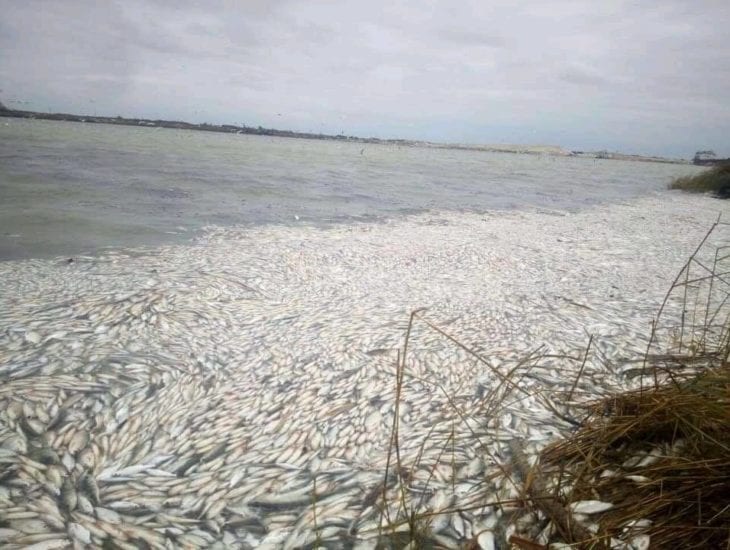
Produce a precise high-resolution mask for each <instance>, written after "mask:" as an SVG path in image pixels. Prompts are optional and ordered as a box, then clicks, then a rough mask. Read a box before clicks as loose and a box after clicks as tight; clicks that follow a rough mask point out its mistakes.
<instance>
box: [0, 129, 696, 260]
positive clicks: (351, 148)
mask: <svg viewBox="0 0 730 550" xmlns="http://www.w3.org/2000/svg"><path fill="white" fill-rule="evenodd" d="M694 170H695V169H694V167H691V166H682V165H662V164H653V163H635V162H619V161H595V160H591V159H575V158H558V157H551V156H528V155H511V154H496V153H484V152H472V151H458V150H438V149H424V148H414V147H401V146H393V145H369V144H360V143H344V142H330V141H315V140H300V139H282V138H270V137H259V136H241V135H228V134H212V133H205V132H191V131H183V130H168V129H152V128H135V127H115V126H109V125H97V124H78V123H66V122H52V121H36V120H20V119H3V120H2V122H0V259H17V258H29V257H53V256H58V255H73V254H79V253H92V252H95V251H98V250H99V249H100V248H102V247H108V246H113V247H117V246H133V245H138V244H159V243H163V242H168V241H182V240H187V239H190V238H191V237H192V236H193V235H195V233H196V232H197V231H198V230H199V229H200V228H202V227H204V226H206V225H219V226H230V225H248V224H267V223H279V224H281V223H283V224H294V223H306V222H309V223H316V224H327V223H331V222H337V221H343V220H348V219H352V218H358V219H363V218H365V219H373V220H381V219H384V218H389V217H392V216H396V215H399V214H403V213H413V212H418V211H423V210H439V209H449V210H476V211H482V210H490V209H515V208H530V207H539V208H549V209H567V210H573V211H575V210H580V209H582V208H584V207H586V206H590V205H595V204H602V203H609V202H619V201H623V200H626V199H631V198H636V197H639V196H642V195H646V194H650V193H653V192H656V191H658V190H661V189H663V188H664V187H666V185H667V183H668V182H669V181H670V180H671V178H672V177H674V176H676V175H680V174H686V173H688V172H692V171H694Z"/></svg>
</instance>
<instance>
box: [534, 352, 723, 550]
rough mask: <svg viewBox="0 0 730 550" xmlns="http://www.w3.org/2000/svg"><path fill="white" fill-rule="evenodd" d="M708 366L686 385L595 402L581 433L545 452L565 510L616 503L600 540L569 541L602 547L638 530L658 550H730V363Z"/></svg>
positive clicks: (603, 519) (601, 523) (670, 385)
mask: <svg viewBox="0 0 730 550" xmlns="http://www.w3.org/2000/svg"><path fill="white" fill-rule="evenodd" d="M708 366H709V367H710V368H709V369H708V370H707V371H705V372H703V373H702V374H700V375H697V376H695V377H691V378H689V379H687V380H682V381H678V380H673V381H671V382H669V383H667V384H666V385H662V386H660V387H656V388H651V389H650V390H648V391H647V390H637V391H634V392H629V393H625V394H622V395H617V396H615V397H611V398H609V399H604V400H600V401H598V402H596V403H595V404H593V406H592V407H591V409H592V411H591V416H590V418H589V419H587V421H586V423H585V425H584V426H583V427H582V428H581V429H580V430H578V431H577V432H576V433H575V434H574V435H573V436H572V437H570V438H569V439H567V440H565V441H561V442H559V443H557V444H555V445H554V446H552V447H549V448H548V449H546V450H545V452H544V453H543V455H542V467H543V468H550V467H552V468H554V469H555V470H558V469H559V470H560V471H562V472H563V481H562V485H563V486H564V489H562V490H561V493H562V494H561V500H562V501H563V502H564V503H565V504H567V503H570V502H576V501H581V500H595V499H597V500H600V501H604V502H610V503H613V505H614V507H613V508H612V509H611V510H609V511H607V512H605V513H603V514H601V516H600V518H598V519H597V523H598V525H599V526H600V528H599V531H598V534H597V535H596V536H595V537H593V538H592V539H591V540H590V541H586V540H580V538H578V537H571V538H572V540H570V541H569V542H572V543H578V544H580V545H588V546H590V545H591V544H594V545H596V546H599V545H600V546H602V545H604V543H608V542H609V541H610V539H611V538H614V539H617V538H619V537H620V538H625V535H626V529H630V528H631V527H632V525H634V530H635V533H634V534H635V535H637V536H638V535H641V534H646V535H649V537H650V540H651V543H652V547H655V548H725V547H727V545H728V543H730V538H729V537H730V429H728V427H730V365H729V364H728V363H727V361H724V362H722V363H718V364H716V365H712V364H709V365H708ZM566 472H567V473H566ZM637 522H644V523H646V524H645V525H643V524H642V523H639V525H636V523H637ZM647 522H650V523H647ZM589 543H590V544H589Z"/></svg>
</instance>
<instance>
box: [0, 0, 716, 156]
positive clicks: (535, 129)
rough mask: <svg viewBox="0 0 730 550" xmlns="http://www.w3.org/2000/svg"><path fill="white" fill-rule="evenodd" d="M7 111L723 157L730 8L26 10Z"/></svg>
mask: <svg viewBox="0 0 730 550" xmlns="http://www.w3.org/2000/svg"><path fill="white" fill-rule="evenodd" d="M0 8H1V9H2V13H3V18H2V20H0V52H2V53H0V88H2V89H3V93H2V100H3V101H4V102H5V103H6V104H8V103H10V105H13V103H12V101H28V102H30V105H31V106H32V108H35V109H38V110H46V109H50V110H54V111H73V112H89V111H90V109H92V106H93V110H95V111H97V112H98V113H99V114H102V113H103V114H109V115H116V114H123V115H139V116H151V117H165V118H176V119H187V120H194V121H204V120H207V121H210V122H246V123H248V124H251V125H259V124H261V125H264V126H277V127H288V128H293V129H296V130H314V131H324V132H334V133H337V132H340V131H345V132H346V133H348V134H359V135H371V134H372V135H378V136H382V137H408V138H425V139H435V140H442V141H472V142H500V141H502V142H507V141H516V140H518V139H519V140H528V141H533V140H537V139H539V140H540V141H544V142H550V143H557V144H561V145H564V146H568V147H574V148H581V149H586V148H591V147H595V148H615V149H621V150H625V151H640V152H645V153H659V154H672V155H684V156H689V155H691V154H692V153H693V152H694V150H695V149H697V148H705V147H710V148H714V149H716V150H720V151H726V152H727V153H728V154H730V150H729V149H730V143H728V138H727V137H726V136H728V135H730V132H728V130H730V111H729V110H728V107H727V103H726V98H725V96H726V95H727V92H728V90H730V43H728V41H727V39H726V37H725V29H726V28H728V24H729V23H730V4H727V3H726V2H719V1H709V0H708V1H700V2H695V3H692V4H688V3H686V2H680V1H666V2H659V1H655V0H651V1H643V2H638V3H636V2H632V3H628V2H610V3H601V4H597V3H593V2H585V3H576V2H572V1H563V0H557V1H554V2H549V3H546V2H538V1H532V2H530V1H528V2H522V3H518V4H515V3H513V2H501V1H490V2H481V1H480V2H470V1H466V2H458V3H452V2H447V1H424V2H389V1H387V2H386V1H385V0H374V1H373V2H368V3H360V2H354V1H343V2H325V1H307V2H304V1H298V0H279V1H273V2H266V1H263V0H253V1H247V2H245V3H239V2H232V1H223V0H221V1H210V2H202V1H201V2H193V1H190V2H184V1H165V0H156V1H151V0H150V1H143V0H128V1H125V2H118V3H112V2H103V3H99V2H92V1H75V2H74V1H68V2H63V3H60V2H52V1H41V0H30V1H27V2H11V1H3V4H2V6H0Z"/></svg>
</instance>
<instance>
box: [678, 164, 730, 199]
mask: <svg viewBox="0 0 730 550" xmlns="http://www.w3.org/2000/svg"><path fill="white" fill-rule="evenodd" d="M669 188H670V189H680V190H682V191H690V192H692V193H713V194H714V195H715V196H717V197H720V198H723V199H727V198H730V164H724V165H721V166H715V167H714V168H711V169H709V170H706V171H704V172H702V173H700V174H697V175H696V176H685V177H681V178H677V179H676V180H674V181H673V182H672V183H671V184H670V185H669Z"/></svg>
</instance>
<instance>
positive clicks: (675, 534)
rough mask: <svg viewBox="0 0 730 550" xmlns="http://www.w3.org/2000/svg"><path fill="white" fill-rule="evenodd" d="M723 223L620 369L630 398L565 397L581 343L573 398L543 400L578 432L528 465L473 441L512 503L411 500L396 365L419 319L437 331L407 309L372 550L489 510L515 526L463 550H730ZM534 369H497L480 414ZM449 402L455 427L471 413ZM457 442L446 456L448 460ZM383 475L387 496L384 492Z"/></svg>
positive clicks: (425, 536) (517, 453)
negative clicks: (439, 521)
mask: <svg viewBox="0 0 730 550" xmlns="http://www.w3.org/2000/svg"><path fill="white" fill-rule="evenodd" d="M728 227H730V225H728V224H725V223H721V222H720V221H719V220H718V222H717V223H716V224H714V225H713V226H712V228H711V229H710V231H709V232H708V233H707V235H706V236H705V238H704V239H703V240H702V242H701V243H700V245H699V246H698V248H697V250H696V251H695V253H694V254H692V256H691V257H690V258H689V259H688V261H687V263H686V264H685V266H684V268H683V269H682V270H681V271H680V273H679V274H678V275H677V277H676V279H675V281H674V283H673V284H672V285H671V288H670V289H669V291H668V293H667V295H666V298H665V300H664V303H663V304H662V306H661V308H660V310H659V312H658V314H657V316H656V318H655V320H654V322H653V324H652V330H651V335H650V338H649V345H648V347H647V350H646V354H645V355H644V357H642V358H638V359H637V360H636V361H635V362H634V364H635V365H636V368H632V369H626V370H625V371H624V372H625V373H626V374H627V376H628V377H630V378H631V380H632V381H633V382H634V385H635V386H636V389H635V390H630V391H625V392H622V393H615V394H610V395H606V394H603V395H594V396H593V398H590V396H588V397H584V398H581V399H573V397H574V396H573V392H574V390H575V389H576V387H578V386H579V379H580V378H581V376H583V374H584V367H585V365H586V358H587V357H588V352H589V350H590V346H591V342H592V339H591V341H589V344H588V349H587V350H586V352H585V354H584V355H583V356H582V358H581V357H565V360H566V361H573V362H577V363H578V364H579V365H580V367H579V368H578V369H576V368H574V369H573V372H576V371H577V377H576V378H575V381H574V382H573V384H572V387H571V390H570V392H569V394H568V395H567V396H566V395H562V396H561V398H559V399H556V400H554V401H553V404H555V403H563V405H555V408H554V412H555V414H556V420H557V419H558V418H561V419H563V420H565V419H566V418H568V419H574V420H573V421H572V422H571V423H572V424H574V428H573V429H572V430H569V431H568V432H569V433H567V434H565V437H563V438H562V439H559V440H558V441H556V442H554V443H553V444H551V445H549V446H548V447H547V448H545V449H544V450H543V451H542V452H541V453H540V457H539V460H538V461H537V462H535V461H534V460H529V459H528V457H527V456H526V455H525V453H524V449H523V442H521V441H519V440H517V439H516V440H514V441H512V442H510V443H508V449H509V457H508V458H507V459H506V460H505V459H503V458H499V457H496V456H494V455H493V454H491V453H490V451H489V449H490V442H489V441H485V440H484V437H483V435H482V434H477V433H475V432H473V445H474V446H475V448H478V449H479V452H483V453H484V462H485V463H487V464H488V465H491V468H490V467H488V468H487V469H486V470H485V473H484V477H485V479H484V482H485V487H486V486H488V484H489V483H493V482H495V480H497V481H498V479H499V478H502V479H503V480H507V481H508V482H509V483H510V484H512V485H514V486H515V487H516V488H517V495H516V497H515V498H513V499H509V500H504V499H503V500H501V501H500V500H499V498H497V497H495V495H494V494H483V495H480V497H479V499H478V502H477V501H476V500H472V501H469V502H463V501H462V502H456V503H454V504H453V505H450V506H449V507H447V508H445V509H444V510H437V511H424V510H423V509H422V507H421V506H420V504H421V503H420V502H414V499H413V498H412V497H411V496H410V493H409V490H410V488H411V487H410V479H411V475H412V472H413V468H414V465H412V464H404V463H403V461H402V460H401V457H400V453H399V433H398V431H399V427H398V413H397V403H398V402H399V401H400V397H401V391H402V387H403V379H404V376H406V375H407V373H406V372H405V371H406V367H405V360H404V359H405V356H406V354H407V353H408V343H409V337H410V334H411V329H412V326H413V323H414V322H415V321H417V320H419V319H420V320H421V321H423V322H425V323H426V324H429V326H430V327H431V328H432V329H433V330H436V331H438V332H442V331H441V329H440V328H439V327H437V326H435V325H431V324H430V323H429V322H428V321H426V320H425V319H422V318H421V317H420V316H419V312H414V313H413V314H412V316H411V322H410V324H409V328H408V333H407V335H406V340H405V344H404V348H403V350H402V351H401V353H400V354H399V358H398V362H397V369H396V370H397V375H396V378H397V380H396V415H395V418H394V424H393V430H392V435H391V447H390V452H389V456H388V468H387V470H386V473H385V478H384V480H383V487H382V491H381V492H380V494H379V495H373V500H375V501H376V506H380V508H381V511H382V516H381V528H380V532H379V537H380V547H382V548H406V547H408V548H426V547H427V548H439V547H445V546H446V544H445V543H444V542H443V541H442V540H440V539H439V537H438V536H436V535H435V534H433V533H432V532H431V529H430V526H431V524H432V522H433V521H434V520H435V519H436V517H438V516H439V515H440V514H453V513H454V512H467V511H469V510H472V509H475V508H477V507H483V506H484V505H485V503H488V504H491V505H493V506H498V507H502V508H501V510H502V521H503V522H511V523H512V524H513V525H516V526H517V529H516V530H515V529H513V530H512V531H509V532H507V533H505V532H504V531H503V530H502V531H501V532H499V530H498V529H497V528H495V529H494V531H493V532H490V533H489V537H488V539H483V538H481V537H480V536H479V535H480V534H479V533H476V532H474V533H473V534H472V538H471V539H470V540H469V541H468V543H467V545H466V547H467V548H472V549H476V548H480V547H481V548H495V547H497V548H499V547H501V548H519V549H525V550H540V549H547V548H548V545H550V547H551V548H567V547H570V548H625V549H627V550H628V549H642V550H643V549H646V548H650V547H651V548H730V429H729V428H730V363H729V362H728V356H729V355H730V315H729V313H730V312H729V309H730V308H728V306H729V305H730V304H729V303H728V302H729V300H730V279H729V278H728V274H729V273H730V246H724V245H722V243H723V242H724V240H723V238H720V236H719V235H718V233H719V232H721V230H726V229H727V228H728ZM725 240H727V239H725ZM673 301H674V302H676V303H679V304H681V306H682V307H681V308H679V309H673V310H672V311H681V314H679V318H676V317H677V316H676V315H674V316H672V315H669V314H668V313H667V312H668V311H669V310H670V309H671V308H670V307H669V305H668V304H670V303H672V302H673ZM665 309H666V311H665ZM442 334H443V335H444V336H445V337H447V338H449V339H451V340H452V341H453V343H454V344H455V345H457V346H459V347H461V348H462V349H466V350H467V351H469V348H467V347H466V346H465V345H464V344H462V343H461V342H459V341H457V340H456V339H453V338H452V337H451V336H449V335H448V334H446V333H445V332H442ZM474 356H475V357H476V358H477V359H480V358H481V356H480V355H479V354H477V353H476V352H474ZM534 360H535V356H531V357H528V358H526V359H525V361H523V362H521V363H520V364H519V365H516V366H515V367H514V368H512V369H511V370H509V371H507V372H501V373H496V374H497V375H498V378H499V379H500V380H501V381H500V383H499V384H498V386H497V387H496V389H493V390H492V391H491V393H489V395H487V396H486V397H485V399H484V404H483V406H482V407H481V409H480V411H479V412H478V414H480V415H483V416H485V417H487V418H488V417H490V415H497V414H499V411H500V410H501V409H502V407H503V404H504V402H505V400H507V399H508V398H510V396H514V395H515V394H518V393H519V392H520V391H521V388H520V386H521V381H522V380H523V379H524V371H525V369H526V368H527V369H529V365H530V364H531V363H532V362H533V361H534ZM520 373H522V374H520ZM451 404H452V406H453V408H454V411H455V412H456V417H457V418H459V419H461V420H464V421H465V420H466V418H465V416H466V415H467V413H466V412H465V411H463V410H461V409H460V408H459V406H458V405H457V404H456V402H451ZM468 414H474V413H473V412H470V413H468ZM575 419H577V421H576V420H575ZM467 424H468V423H467ZM453 443H454V442H453V440H452V441H450V442H449V441H447V444H446V445H445V446H444V453H445V454H446V455H448V453H449V452H450V449H449V445H453ZM392 479H396V480H397V490H396V491H392V490H391V491H390V492H389V491H388V486H389V480H392ZM391 488H392V486H391ZM388 495H390V497H389V496H388ZM393 495H396V497H395V498H396V499H397V500H398V501H399V502H398V503H397V506H396V509H397V511H396V513H395V514H394V515H393V514H391V513H389V512H388V510H389V509H392V508H393V506H392V502H390V503H389V502H388V498H391V499H392V498H393ZM591 502H596V503H598V505H599V507H600V503H606V506H607V509H605V510H599V511H596V510H587V511H586V510H585V509H581V506H583V507H585V505H586V504H587V505H588V506H589V507H590V506H591V504H590V503H591ZM528 516H529V517H531V518H532V519H531V521H530V522H525V523H524V524H523V525H524V528H523V529H522V530H521V529H520V518H525V517H528ZM537 533H540V534H541V536H540V537H538V536H537ZM546 533H547V534H546ZM482 534H483V533H482ZM553 545H554V546H553ZM561 545H562V546H561Z"/></svg>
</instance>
